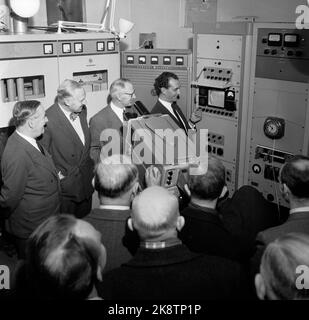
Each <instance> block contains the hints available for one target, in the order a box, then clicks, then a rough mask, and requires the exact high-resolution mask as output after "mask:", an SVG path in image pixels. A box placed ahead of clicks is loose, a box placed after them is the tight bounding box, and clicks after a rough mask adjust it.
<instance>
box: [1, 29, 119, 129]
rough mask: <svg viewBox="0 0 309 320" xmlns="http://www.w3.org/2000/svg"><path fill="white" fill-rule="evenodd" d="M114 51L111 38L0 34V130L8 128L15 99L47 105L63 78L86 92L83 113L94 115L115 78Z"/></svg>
mask: <svg viewBox="0 0 309 320" xmlns="http://www.w3.org/2000/svg"><path fill="white" fill-rule="evenodd" d="M118 49H119V45H118V43H117V41H116V40H115V38H114V37H113V36H112V35H111V34H100V33H90V32H89V33H88V32H84V33H83V34H81V33H72V34H71V33H70V34H53V33H44V34H42V33H27V34H23V35H9V34H8V35H0V105H3V110H2V111H1V117H0V128H1V127H7V126H8V125H9V124H10V119H11V118H12V110H13V107H14V105H15V103H16V102H17V101H20V100H38V101H40V102H41V104H42V105H43V106H44V108H48V107H49V106H51V105H52V104H53V103H54V99H55V94H56V92H57V87H58V86H59V84H60V82H62V81H63V80H64V79H74V80H76V81H77V82H79V83H80V84H81V85H82V86H83V87H84V88H85V90H86V91H87V107H88V112H87V115H88V117H91V116H93V115H94V114H95V113H96V112H98V111H99V110H100V109H101V108H102V103H104V101H106V99H107V96H108V87H109V85H110V83H111V82H112V81H114V80H116V79H117V78H119V76H120V68H119V62H120V55H119V50H118Z"/></svg>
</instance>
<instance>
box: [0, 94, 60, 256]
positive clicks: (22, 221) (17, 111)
mask: <svg viewBox="0 0 309 320" xmlns="http://www.w3.org/2000/svg"><path fill="white" fill-rule="evenodd" d="M13 118H14V121H15V125H16V130H15V132H14V133H13V134H12V135H11V136H10V137H9V139H8V141H7V144H6V147H5V150H4V152H3V156H2V161H1V170H2V178H3V185H2V188H1V194H0V205H1V207H2V209H3V210H4V211H6V212H7V220H6V230H7V232H8V233H9V234H11V235H12V236H13V237H14V240H16V244H17V250H18V254H19V257H21V258H23V257H24V256H25V243H26V240H27V238H28V237H29V236H30V234H31V233H32V231H33V230H34V229H35V228H36V227H37V226H38V225H39V224H40V223H41V222H43V221H44V220H45V219H46V218H48V217H50V216H51V215H55V214H58V213H59V203H60V183H59V178H58V173H57V170H56V167H55V165H54V163H53V161H52V158H51V156H50V155H49V153H48V152H47V150H46V149H45V148H44V147H42V146H40V145H38V144H37V141H36V138H38V137H39V136H41V135H42V134H43V133H44V126H45V124H46V122H47V121H48V120H47V118H46V116H45V111H44V108H43V107H42V106H41V104H40V102H39V101H35V100H29V101H20V102H17V103H16V104H15V106H14V109H13Z"/></svg>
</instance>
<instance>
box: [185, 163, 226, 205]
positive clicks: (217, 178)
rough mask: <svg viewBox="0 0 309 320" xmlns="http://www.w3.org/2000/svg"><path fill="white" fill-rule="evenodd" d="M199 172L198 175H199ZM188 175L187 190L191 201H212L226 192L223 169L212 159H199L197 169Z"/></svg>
mask: <svg viewBox="0 0 309 320" xmlns="http://www.w3.org/2000/svg"><path fill="white" fill-rule="evenodd" d="M199 172H200V174H199ZM194 173H195V174H194V175H190V181H189V188H190V192H191V197H192V199H193V200H194V199H197V200H204V201H205V200H206V201H214V200H217V199H218V198H219V197H220V196H221V195H222V194H223V193H225V192H226V185H225V168H224V166H223V164H222V162H221V161H220V160H218V159H216V158H214V157H209V158H208V161H207V159H205V160H204V161H203V158H201V161H200V163H199V167H198V168H196V169H195V170H194Z"/></svg>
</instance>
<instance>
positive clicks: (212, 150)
mask: <svg viewBox="0 0 309 320" xmlns="http://www.w3.org/2000/svg"><path fill="white" fill-rule="evenodd" d="M207 151H208V153H213V154H216V155H218V156H220V157H223V154H224V150H223V149H222V148H217V147H215V146H212V145H210V144H209V145H208V147H207Z"/></svg>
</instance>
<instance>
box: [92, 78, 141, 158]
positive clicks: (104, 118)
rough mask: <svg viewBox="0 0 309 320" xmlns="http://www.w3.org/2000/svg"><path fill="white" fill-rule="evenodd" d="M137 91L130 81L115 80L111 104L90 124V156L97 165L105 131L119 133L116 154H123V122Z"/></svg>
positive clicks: (96, 115) (93, 118)
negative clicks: (110, 130)
mask: <svg viewBox="0 0 309 320" xmlns="http://www.w3.org/2000/svg"><path fill="white" fill-rule="evenodd" d="M135 98H136V96H135V90H134V87H133V85H132V83H131V82H130V80H128V79H124V78H120V79H117V80H115V81H114V82H113V83H112V84H111V86H110V91H109V104H108V105H107V106H106V107H105V108H103V109H102V110H101V111H99V112H98V113H97V114H95V115H94V116H93V117H92V118H91V119H90V122H89V125H90V135H91V147H90V156H91V158H92V159H93V160H94V162H95V163H97V162H98V161H99V160H100V152H101V148H102V141H100V136H101V134H102V132H104V130H105V129H115V130H116V132H118V135H119V139H117V140H116V141H115V143H117V144H118V145H117V146H115V150H116V151H118V152H116V153H122V152H123V148H122V135H123V122H124V121H125V120H126V119H125V109H126V107H129V106H132V105H133V104H134V100H135Z"/></svg>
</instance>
